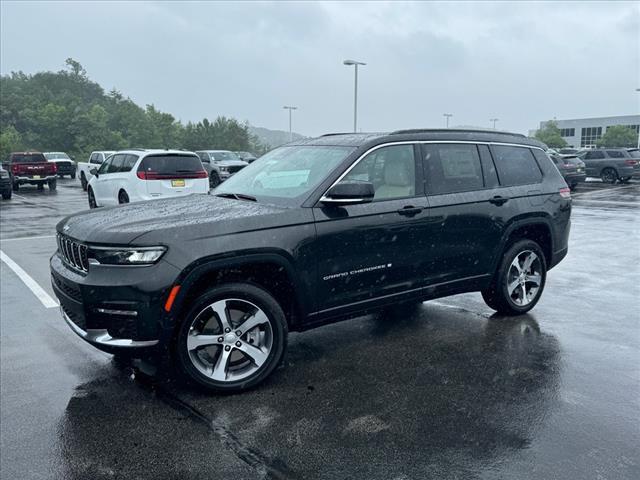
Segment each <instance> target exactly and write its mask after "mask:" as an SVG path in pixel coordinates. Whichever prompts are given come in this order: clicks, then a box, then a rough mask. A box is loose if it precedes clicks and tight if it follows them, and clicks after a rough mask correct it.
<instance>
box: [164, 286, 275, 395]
mask: <svg viewBox="0 0 640 480" xmlns="http://www.w3.org/2000/svg"><path fill="white" fill-rule="evenodd" d="M286 343H287V322H286V319H285V315H284V312H283V311H282V308H281V307H280V305H279V304H278V302H277V301H276V299H275V298H273V296H271V294H270V293H269V292H267V291H266V290H263V289H262V288H260V287H257V286H255V285H249V284H246V283H232V284H228V285H222V286H219V287H214V288H212V289H210V290H208V291H206V292H204V293H203V294H202V295H201V296H200V297H199V298H198V299H197V300H196V302H195V305H194V307H193V308H192V309H191V310H190V311H189V313H187V315H186V317H185V318H184V320H183V321H182V324H181V325H180V327H179V330H178V336H177V339H176V343H175V345H174V348H175V351H176V355H177V358H178V361H179V363H180V366H181V368H182V370H183V371H184V372H185V373H186V374H187V375H188V377H189V378H190V379H191V380H193V381H194V382H196V383H197V384H199V385H201V386H203V387H205V388H206V389H208V390H211V391H213V392H239V391H242V390H246V389H248V388H251V387H254V386H256V385H258V384H259V383H261V382H262V381H264V380H265V379H266V378H267V377H268V376H269V375H270V374H271V373H272V372H273V370H274V369H275V368H276V367H277V366H278V364H279V363H280V361H281V360H282V357H283V355H284V352H285V349H286Z"/></svg>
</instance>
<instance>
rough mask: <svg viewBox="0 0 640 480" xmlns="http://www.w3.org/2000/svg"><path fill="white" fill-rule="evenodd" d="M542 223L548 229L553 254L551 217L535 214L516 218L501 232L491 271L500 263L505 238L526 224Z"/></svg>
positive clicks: (549, 260) (505, 243) (505, 241)
mask: <svg viewBox="0 0 640 480" xmlns="http://www.w3.org/2000/svg"><path fill="white" fill-rule="evenodd" d="M540 224H543V225H545V226H546V227H547V228H548V229H549V238H550V240H551V255H552V256H553V252H554V249H553V245H554V238H553V224H552V222H551V219H550V218H549V217H547V216H543V215H536V216H532V217H524V218H516V219H514V220H513V221H512V222H511V223H509V224H508V225H507V226H506V228H505V229H504V231H503V233H502V237H501V238H500V248H499V249H498V251H497V254H496V257H495V258H494V259H493V263H492V269H491V272H495V271H496V270H497V269H498V264H499V263H500V259H501V258H502V254H503V253H504V251H505V248H506V246H507V240H508V239H509V237H510V236H511V234H512V233H513V232H514V231H515V230H517V229H518V228H521V227H526V226H528V225H540ZM550 262H551V259H548V263H550Z"/></svg>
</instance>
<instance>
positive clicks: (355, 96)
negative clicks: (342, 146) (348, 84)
mask: <svg viewBox="0 0 640 480" xmlns="http://www.w3.org/2000/svg"><path fill="white" fill-rule="evenodd" d="M342 63H344V64H345V65H353V66H354V67H356V69H355V82H354V89H353V131H354V132H357V131H358V65H366V63H364V62H358V61H357V60H345V61H344V62H342Z"/></svg>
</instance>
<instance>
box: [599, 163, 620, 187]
mask: <svg viewBox="0 0 640 480" xmlns="http://www.w3.org/2000/svg"><path fill="white" fill-rule="evenodd" d="M600 178H601V179H602V182H603V183H611V184H614V183H616V180H618V172H617V171H616V169H615V168H611V167H607V168H605V169H603V170H602V172H600Z"/></svg>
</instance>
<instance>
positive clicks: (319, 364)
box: [0, 180, 640, 480]
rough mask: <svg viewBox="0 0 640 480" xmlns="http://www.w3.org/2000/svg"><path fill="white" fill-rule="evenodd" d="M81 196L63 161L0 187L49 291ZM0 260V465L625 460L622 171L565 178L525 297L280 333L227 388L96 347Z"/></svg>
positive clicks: (533, 465)
mask: <svg viewBox="0 0 640 480" xmlns="http://www.w3.org/2000/svg"><path fill="white" fill-rule="evenodd" d="M85 207H86V197H85V195H84V192H82V190H81V189H80V187H79V184H78V183H77V181H72V180H64V181H60V182H59V186H58V190H57V191H56V192H49V191H48V190H45V191H44V192H39V191H37V190H36V189H35V188H32V189H30V188H28V187H25V188H23V189H21V191H20V192H18V195H14V197H13V199H12V200H10V201H0V214H1V215H0V249H1V250H2V252H3V253H4V255H6V256H8V257H9V258H11V259H12V260H13V261H14V262H16V263H17V264H18V265H19V266H20V267H21V268H22V269H23V270H24V271H25V272H27V273H28V274H29V275H30V276H31V277H32V278H33V279H34V280H35V281H36V282H37V283H38V284H39V285H40V286H41V287H42V288H43V289H44V290H45V291H46V292H48V293H49V295H52V296H53V292H52V290H51V287H50V284H49V274H48V257H49V256H50V255H51V254H52V253H53V251H54V249H55V238H54V237H53V233H54V225H55V224H56V223H57V221H58V220H59V219H61V218H62V217H63V216H65V215H67V214H70V213H74V212H77V211H79V210H81V209H84V208H85ZM0 270H1V276H0V280H1V281H0V291H1V292H0V314H1V319H0V366H1V369H0V374H1V377H0V389H1V395H0V477H1V478H3V479H4V478H6V479H13V478H25V479H31V478H33V479H40V478H42V479H50V478H52V479H113V478H140V479H261V478H274V479H279V478H283V479H284V478H286V479H316V478H317V479H325V478H327V479H343V478H354V479H396V480H409V479H426V478H438V479H466V478H472V479H475V478H479V479H494V478H495V479H500V478H508V479H520V478H523V479H529V478H534V479H637V478H640V182H634V183H632V184H630V185H615V186H607V185H602V184H600V183H597V182H594V183H588V184H586V185H582V186H580V187H579V190H578V192H576V193H575V195H574V210H573V217H572V232H571V240H570V252H569V255H568V257H567V258H566V259H565V260H564V261H563V262H562V263H561V264H560V265H559V266H558V267H556V268H555V269H554V270H552V271H551V272H550V273H549V276H548V279H547V285H546V289H545V292H544V294H543V296H542V299H541V301H540V303H539V304H538V305H537V306H536V308H535V309H534V310H533V311H532V312H531V313H530V314H529V315H525V316H521V317H513V318H504V317H502V318H501V317H498V316H496V315H494V314H493V312H492V311H491V310H490V309H489V308H488V307H486V306H485V305H484V303H483V301H482V299H481V297H480V295H479V294H465V295H459V296H455V297H449V298H445V299H440V300H437V301H432V302H427V303H424V304H422V305H419V306H415V307H402V308H400V307H398V308H394V309H392V310H390V311H386V312H381V313H380V314H376V315H371V316H366V317H361V318H357V319H353V320H349V321H346V322H342V323H339V324H334V325H330V326H326V327H322V328H319V329H317V330H313V331H309V332H306V333H302V334H291V335H290V345H289V350H288V355H287V357H286V360H285V362H284V364H283V366H281V367H280V368H279V369H278V370H277V371H276V372H275V373H274V375H272V377H271V378H270V379H268V380H267V382H266V383H265V384H263V385H262V386H260V387H258V388H257V389H255V390H252V391H250V392H247V393H244V394H240V395H231V396H213V395H208V394H205V393H203V392H201V391H199V390H197V389H195V388H192V387H190V386H189V385H187V384H185V383H184V382H183V381H182V380H181V379H180V378H179V376H177V375H176V374H175V373H173V372H171V371H170V369H169V371H167V370H166V369H164V370H161V371H160V372H155V373H154V372H153V366H150V365H146V364H142V365H141V364H136V365H127V364H120V363H116V362H114V361H113V360H112V359H111V357H110V356H109V355H107V354H104V353H101V352H99V351H97V350H95V349H93V348H92V347H90V346H88V345H86V344H84V343H83V342H82V341H81V340H80V339H79V338H78V337H76V336H75V335H74V334H73V333H72V332H71V331H70V330H69V329H68V327H67V326H66V325H65V324H64V322H63V321H62V319H61V318H60V315H59V313H58V310H57V309H56V308H45V306H44V305H43V304H42V303H41V301H40V300H39V299H38V298H37V297H36V296H35V295H34V294H33V293H32V292H31V291H30V290H29V289H28V288H27V287H26V286H25V284H24V283H23V282H22V281H21V280H20V279H19V278H18V276H17V275H16V274H15V273H14V272H13V271H12V270H10V269H9V268H7V265H6V264H5V263H1V264H0Z"/></svg>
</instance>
